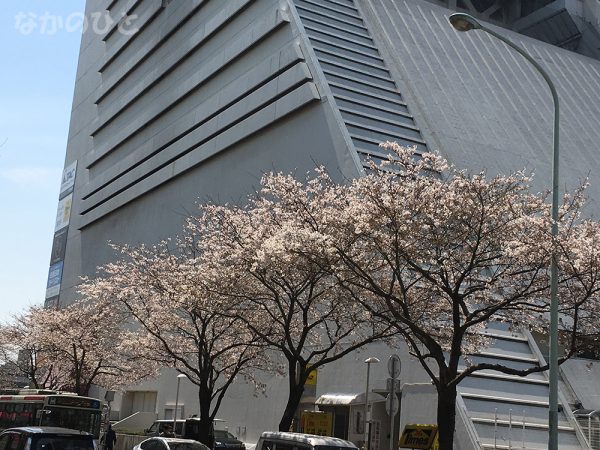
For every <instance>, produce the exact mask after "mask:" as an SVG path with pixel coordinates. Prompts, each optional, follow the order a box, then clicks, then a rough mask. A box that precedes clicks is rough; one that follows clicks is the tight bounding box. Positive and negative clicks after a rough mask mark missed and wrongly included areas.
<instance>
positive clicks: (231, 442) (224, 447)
mask: <svg viewBox="0 0 600 450" xmlns="http://www.w3.org/2000/svg"><path fill="white" fill-rule="evenodd" d="M214 432H215V450H246V446H245V445H244V443H243V442H242V441H240V440H239V439H238V438H236V437H235V436H234V435H233V434H231V433H230V432H229V431H226V430H215V431H214Z"/></svg>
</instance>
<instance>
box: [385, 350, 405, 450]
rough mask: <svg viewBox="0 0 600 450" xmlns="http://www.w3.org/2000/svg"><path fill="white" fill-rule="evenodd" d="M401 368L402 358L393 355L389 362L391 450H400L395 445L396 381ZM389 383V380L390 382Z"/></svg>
mask: <svg viewBox="0 0 600 450" xmlns="http://www.w3.org/2000/svg"><path fill="white" fill-rule="evenodd" d="M400 367H401V363H400V357H399V356H398V355H392V356H390V359H389V360H388V373H389V375H390V377H392V378H391V380H392V381H391V386H390V389H389V391H390V393H389V397H390V402H389V408H390V409H389V411H388V414H389V415H390V450H395V449H396V448H398V446H397V445H394V441H395V438H394V435H395V434H394V422H395V420H396V401H397V398H396V379H397V378H398V376H399V375H400ZM388 381H389V380H388ZM386 403H387V402H386Z"/></svg>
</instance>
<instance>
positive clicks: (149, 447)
mask: <svg viewBox="0 0 600 450" xmlns="http://www.w3.org/2000/svg"><path fill="white" fill-rule="evenodd" d="M133 450H210V449H209V448H208V447H207V446H206V445H204V444H201V443H200V442H198V441H193V440H191V439H179V438H169V437H153V438H150V439H146V440H145V441H142V442H140V443H139V444H138V445H136V446H135V447H133Z"/></svg>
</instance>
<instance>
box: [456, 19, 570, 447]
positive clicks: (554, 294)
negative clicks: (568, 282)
mask: <svg viewBox="0 0 600 450" xmlns="http://www.w3.org/2000/svg"><path fill="white" fill-rule="evenodd" d="M448 20H449V21H450V23H451V24H452V26H453V27H454V28H455V29H456V30H457V31H470V30H482V31H485V32H486V33H488V34H490V35H492V36H494V37H495V38H497V39H499V40H501V41H502V42H504V43H505V44H506V45H508V46H509V47H511V48H513V49H514V50H516V51H517V52H518V53H519V54H521V55H522V56H523V57H524V58H525V59H526V60H527V61H529V62H530V63H531V64H532V65H533V67H535V69H536V70H537V71H538V72H539V73H540V75H542V77H543V78H544V80H546V83H548V87H549V88H550V92H551V93H552V99H553V100H554V147H553V152H552V230H551V232H552V240H553V245H552V259H551V262H550V330H549V334H550V356H549V359H550V361H549V373H550V395H549V399H548V400H549V412H548V427H549V436H548V449H549V450H558V264H557V258H558V256H557V254H556V238H557V236H558V132H559V129H558V118H559V106H558V94H557V93H556V89H555V87H554V84H553V83H552V80H551V79H550V76H549V75H548V74H547V73H546V71H545V70H544V68H543V67H542V66H540V65H539V64H538V62H537V61H536V60H535V59H533V58H532V57H531V55H529V54H528V53H527V52H526V51H525V50H523V49H522V48H521V47H519V46H517V45H516V44H514V43H513V42H511V41H509V40H508V39H507V38H506V37H504V36H502V35H500V34H498V33H496V32H495V31H493V30H490V29H489V28H487V27H485V26H483V25H481V24H480V23H479V22H478V21H477V20H476V19H475V18H474V17H472V16H470V15H468V14H463V13H456V14H452V15H451V16H450V17H449V19H448Z"/></svg>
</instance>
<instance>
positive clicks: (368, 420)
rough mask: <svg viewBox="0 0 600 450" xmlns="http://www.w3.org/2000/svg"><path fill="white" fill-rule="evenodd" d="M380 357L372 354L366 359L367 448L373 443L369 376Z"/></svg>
mask: <svg viewBox="0 0 600 450" xmlns="http://www.w3.org/2000/svg"><path fill="white" fill-rule="evenodd" d="M378 362H379V359H377V358H375V357H374V356H371V357H370V358H367V359H365V364H366V365H367V386H366V388H365V430H364V431H365V450H369V447H370V445H371V442H369V441H370V440H371V436H370V434H371V418H370V417H369V416H368V414H369V376H370V375H371V364H377V363H378Z"/></svg>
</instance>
